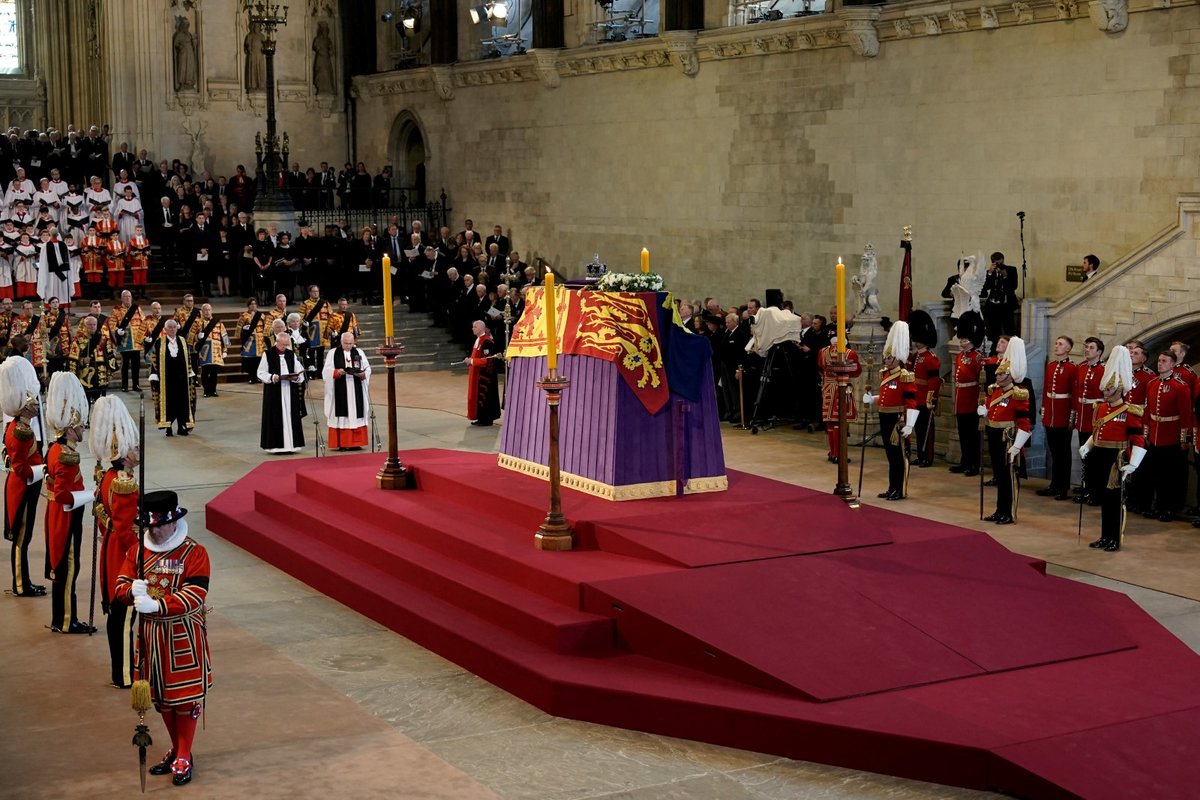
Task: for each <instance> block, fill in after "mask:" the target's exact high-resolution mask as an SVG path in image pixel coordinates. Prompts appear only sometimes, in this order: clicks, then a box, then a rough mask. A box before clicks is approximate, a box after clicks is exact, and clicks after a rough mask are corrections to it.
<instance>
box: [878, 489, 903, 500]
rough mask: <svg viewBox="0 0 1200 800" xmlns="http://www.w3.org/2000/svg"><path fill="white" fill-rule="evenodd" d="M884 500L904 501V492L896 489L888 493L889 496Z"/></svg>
mask: <svg viewBox="0 0 1200 800" xmlns="http://www.w3.org/2000/svg"><path fill="white" fill-rule="evenodd" d="M883 499H884V500H903V499H904V492H901V491H900V490H899V489H895V490H893V491H890V492H888V496H887V497H885V498H883Z"/></svg>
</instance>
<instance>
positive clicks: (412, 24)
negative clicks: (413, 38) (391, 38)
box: [404, 6, 421, 31]
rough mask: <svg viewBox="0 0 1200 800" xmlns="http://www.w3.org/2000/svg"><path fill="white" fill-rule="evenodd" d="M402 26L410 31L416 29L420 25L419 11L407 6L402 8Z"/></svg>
mask: <svg viewBox="0 0 1200 800" xmlns="http://www.w3.org/2000/svg"><path fill="white" fill-rule="evenodd" d="M404 27H405V28H406V29H408V30H410V31H417V30H419V29H420V27H421V12H420V11H418V10H417V9H415V8H413V7H412V6H409V7H408V8H406V9H404Z"/></svg>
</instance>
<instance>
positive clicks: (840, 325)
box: [837, 256, 846, 353]
mask: <svg viewBox="0 0 1200 800" xmlns="http://www.w3.org/2000/svg"><path fill="white" fill-rule="evenodd" d="M837 351H838V352H839V353H844V352H846V265H845V264H843V263H842V257H841V256H838V263H837Z"/></svg>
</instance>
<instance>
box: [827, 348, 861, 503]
mask: <svg viewBox="0 0 1200 800" xmlns="http://www.w3.org/2000/svg"><path fill="white" fill-rule="evenodd" d="M832 359H833V360H832V361H831V362H830V363H829V364H828V365H827V366H826V370H828V371H829V372H832V373H834V375H836V376H837V420H838V479H837V485H836V486H835V487H834V489H833V493H834V494H835V495H837V496H838V497H840V498H842V499H843V500H845V501H846V502H847V503H849V504H850V505H851V506H857V505H858V498H857V497H855V496H854V489H853V488H851V486H850V448H849V447H848V446H847V434H848V433H849V431H847V430H846V403H847V400H848V399H849V396H850V378H852V377H854V376H855V375H857V374H858V373H859V370H860V369H861V367H860V366H859V364H858V363H856V362H854V361H851V360H850V357H849V355H848V354H847V353H839V352H837V351H834V352H833V353H832Z"/></svg>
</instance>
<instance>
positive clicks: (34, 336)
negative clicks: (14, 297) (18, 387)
mask: <svg viewBox="0 0 1200 800" xmlns="http://www.w3.org/2000/svg"><path fill="white" fill-rule="evenodd" d="M45 333H46V331H45V329H44V328H43V320H42V318H41V317H40V316H39V315H37V314H34V313H33V303H31V302H30V301H28V300H26V301H25V302H23V303H21V314H20V316H18V317H15V318H14V319H13V321H12V325H11V326H10V327H9V329H8V334H9V336H8V340H9V342H11V341H12V340H13V337H16V336H23V337H24V338H25V343H26V345H27V346H28V350H27V351H26V352H28V354H29V361H30V363H32V364H33V369H34V371H35V372H37V374H38V375H40V376H44V375H45V374H46V336H45Z"/></svg>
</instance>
